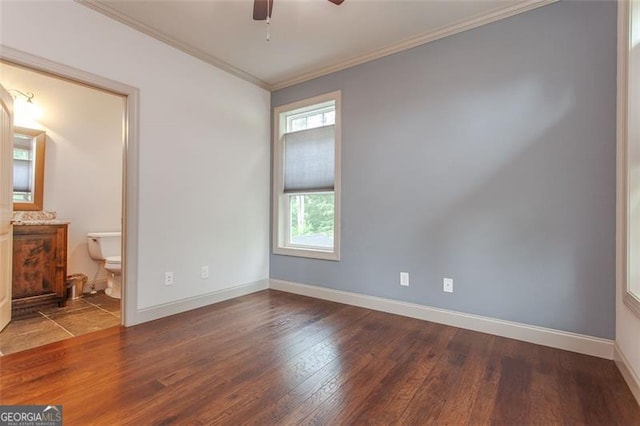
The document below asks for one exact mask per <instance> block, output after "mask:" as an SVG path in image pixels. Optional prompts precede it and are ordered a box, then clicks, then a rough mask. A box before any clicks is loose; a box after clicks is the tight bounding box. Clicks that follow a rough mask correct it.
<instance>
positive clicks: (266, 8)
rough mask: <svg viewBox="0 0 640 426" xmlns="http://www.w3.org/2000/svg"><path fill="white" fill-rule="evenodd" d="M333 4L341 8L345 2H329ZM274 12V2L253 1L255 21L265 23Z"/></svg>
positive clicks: (337, 0)
mask: <svg viewBox="0 0 640 426" xmlns="http://www.w3.org/2000/svg"><path fill="white" fill-rule="evenodd" d="M329 1H330V2H331V3H333V4H335V5H337V6H340V5H341V4H342V2H344V0H329ZM271 12H273V0H253V20H254V21H264V20H266V19H268V18H271Z"/></svg>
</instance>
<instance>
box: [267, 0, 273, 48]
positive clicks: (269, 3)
mask: <svg viewBox="0 0 640 426" xmlns="http://www.w3.org/2000/svg"><path fill="white" fill-rule="evenodd" d="M272 2H273V0H267V41H269V40H271V33H270V32H269V24H270V23H271V7H272V6H271V3H272Z"/></svg>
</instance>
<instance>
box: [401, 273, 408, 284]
mask: <svg viewBox="0 0 640 426" xmlns="http://www.w3.org/2000/svg"><path fill="white" fill-rule="evenodd" d="M400 285H401V286H404V287H409V273H408V272H400Z"/></svg>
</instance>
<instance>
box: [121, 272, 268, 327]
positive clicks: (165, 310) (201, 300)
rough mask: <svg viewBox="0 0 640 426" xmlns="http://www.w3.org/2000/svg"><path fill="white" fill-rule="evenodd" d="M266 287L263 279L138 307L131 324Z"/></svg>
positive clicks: (266, 282) (266, 281) (266, 280)
mask: <svg viewBox="0 0 640 426" xmlns="http://www.w3.org/2000/svg"><path fill="white" fill-rule="evenodd" d="M268 288H269V280H268V279H264V280H260V281H256V282H253V283H249V284H244V285H239V286H236V287H231V288H225V289H224V290H218V291H213V292H211V293H206V294H202V295H199V296H194V297H189V298H187V299H182V300H176V301H175V302H170V303H165V304H162V305H157V306H153V307H150V308H144V309H138V312H137V313H136V317H135V320H134V323H133V324H131V325H134V324H140V323H143V322H147V321H153V320H155V319H158V318H163V317H168V316H170V315H175V314H179V313H181V312H186V311H190V310H192V309H197V308H201V307H203V306H207V305H211V304H213V303H218V302H222V301H224V300H229V299H233V298H236V297H240V296H244V295H246V294H251V293H255V292H256V291H261V290H266V289H268Z"/></svg>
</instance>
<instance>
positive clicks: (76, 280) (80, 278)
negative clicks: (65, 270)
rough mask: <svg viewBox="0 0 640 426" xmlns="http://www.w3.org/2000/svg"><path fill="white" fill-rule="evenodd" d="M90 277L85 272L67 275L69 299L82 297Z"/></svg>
mask: <svg viewBox="0 0 640 426" xmlns="http://www.w3.org/2000/svg"><path fill="white" fill-rule="evenodd" d="M88 280H89V278H88V277H87V276H86V275H85V274H81V273H79V274H71V275H67V300H69V299H70V300H76V299H80V298H81V297H82V290H83V289H84V285H85V284H86V283H87V281H88Z"/></svg>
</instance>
